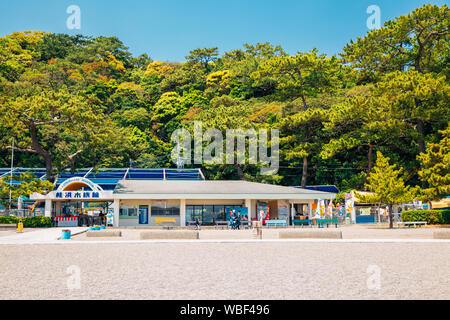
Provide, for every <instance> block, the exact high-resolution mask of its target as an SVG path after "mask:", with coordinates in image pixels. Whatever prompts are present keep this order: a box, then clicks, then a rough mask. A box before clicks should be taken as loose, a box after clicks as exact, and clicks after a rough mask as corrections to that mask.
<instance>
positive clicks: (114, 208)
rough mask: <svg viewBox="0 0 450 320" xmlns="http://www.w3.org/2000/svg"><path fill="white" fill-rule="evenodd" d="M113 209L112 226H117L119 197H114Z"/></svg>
mask: <svg viewBox="0 0 450 320" xmlns="http://www.w3.org/2000/svg"><path fill="white" fill-rule="evenodd" d="M113 210H114V221H113V226H114V227H118V226H119V217H120V200H119V199H114V203H113Z"/></svg>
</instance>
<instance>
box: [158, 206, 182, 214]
mask: <svg viewBox="0 0 450 320" xmlns="http://www.w3.org/2000/svg"><path fill="white" fill-rule="evenodd" d="M151 208H152V209H151V210H152V216H179V215H180V207H179V206H166V207H163V206H156V205H152V207H151Z"/></svg>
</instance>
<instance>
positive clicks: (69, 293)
mask: <svg viewBox="0 0 450 320" xmlns="http://www.w3.org/2000/svg"><path fill="white" fill-rule="evenodd" d="M0 259H1V261H2V263H1V264H0V299H255V300H258V299H450V283H449V279H450V244H449V243H313V242H311V243H296V242H292V243H286V242H279V243H278V242H261V243H204V242H203V243H202V242H199V243H134V244H130V243H123V244H120V243H119V244H117V243H114V244H113V243H103V244H102V243H96V244H91V243H86V244H67V245H66V244H57V245H56V244H34V245H25V244H22V245H1V246H0ZM374 266H375V269H376V270H379V275H380V277H379V279H380V282H379V283H380V287H379V289H376V288H375V289H374V288H369V286H368V280H369V279H370V277H371V276H372V273H371V272H372V271H370V270H373V268H374ZM68 268H69V269H68ZM371 268H372V269H371ZM74 269H75V270H79V271H80V272H79V275H80V278H79V279H80V282H79V283H80V287H79V289H73V288H72V289H70V288H69V286H68V281H70V278H71V277H72V275H71V274H70V273H68V271H70V270H74Z"/></svg>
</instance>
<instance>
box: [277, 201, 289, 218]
mask: <svg viewBox="0 0 450 320" xmlns="http://www.w3.org/2000/svg"><path fill="white" fill-rule="evenodd" d="M278 219H281V220H286V221H289V206H287V205H285V204H280V205H278Z"/></svg>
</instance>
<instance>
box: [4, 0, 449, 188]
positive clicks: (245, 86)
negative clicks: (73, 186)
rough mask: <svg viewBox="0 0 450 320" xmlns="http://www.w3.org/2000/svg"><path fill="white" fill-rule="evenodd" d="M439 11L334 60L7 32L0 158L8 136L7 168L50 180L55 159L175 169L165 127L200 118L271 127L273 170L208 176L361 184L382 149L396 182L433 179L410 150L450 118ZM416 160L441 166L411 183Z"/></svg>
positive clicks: (258, 47) (389, 28)
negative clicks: (276, 149) (150, 48)
mask: <svg viewBox="0 0 450 320" xmlns="http://www.w3.org/2000/svg"><path fill="white" fill-rule="evenodd" d="M449 21H450V13H449V10H448V7H447V6H446V5H444V6H441V7H438V6H434V5H425V6H423V7H421V8H418V9H416V10H415V11H413V12H411V13H410V14H407V15H404V16H401V17H398V18H396V19H394V20H392V21H388V22H386V23H385V25H384V26H383V27H382V28H380V29H378V30H374V31H371V32H368V33H367V34H366V36H365V37H362V38H358V39H356V40H355V41H351V42H350V43H349V44H348V45H347V46H345V48H343V52H342V54H341V55H340V56H332V57H329V56H326V55H324V54H321V53H319V52H318V50H317V49H313V50H311V51H309V52H298V53H296V54H294V55H289V54H287V53H286V52H285V51H284V50H283V48H281V47H280V46H274V45H272V44H269V43H258V44H254V45H250V44H245V45H244V47H243V48H242V49H236V50H231V51H228V52H225V53H223V54H222V55H220V53H219V49H218V48H198V49H194V50H192V51H191V52H190V53H189V54H188V55H187V56H186V62H161V61H153V60H152V59H151V58H150V57H149V56H147V55H141V56H139V57H133V56H132V55H131V54H130V53H129V52H128V51H127V50H128V49H127V47H126V46H125V45H124V44H123V43H122V42H121V41H120V40H119V39H117V38H115V37H96V38H88V37H84V36H81V35H78V36H70V35H65V34H51V33H47V32H40V31H33V32H31V31H26V32H16V33H13V34H10V35H7V36H5V37H3V38H0V123H1V127H0V166H1V167H5V166H8V161H9V152H10V145H11V138H12V137H14V138H15V140H16V155H17V157H18V160H17V161H16V165H19V166H22V167H42V166H44V167H46V168H47V172H48V177H49V180H52V178H53V177H54V175H55V174H57V173H58V171H60V170H62V169H65V168H80V167H91V166H94V167H99V166H103V167H127V166H129V165H130V164H131V165H132V166H133V167H174V166H175V165H174V164H173V163H172V162H171V160H170V153H171V150H172V148H173V144H172V143H171V141H170V137H171V134H172V132H173V131H174V130H175V129H177V128H180V127H184V128H186V129H188V130H192V128H193V121H196V120H198V121H202V122H203V130H206V129H208V128H217V129H218V130H220V131H221V132H223V133H224V132H225V130H226V129H228V128H254V129H259V128H267V129H272V128H273V129H279V130H280V143H281V145H280V157H281V158H280V170H279V172H278V174H277V175H275V176H261V175H260V174H259V168H258V165H254V164H248V163H246V164H232V165H231V164H228V165H211V164H204V165H203V166H202V169H203V171H204V173H205V175H206V177H207V178H208V179H248V180H254V181H263V182H269V183H280V184H284V185H306V184H308V185H317V184H335V185H337V186H338V187H339V188H341V189H342V190H349V189H351V188H356V189H361V188H365V187H364V186H365V183H366V179H367V174H368V173H369V172H371V170H372V168H373V166H374V163H375V161H376V153H377V151H380V152H382V153H383V154H384V155H385V156H387V157H389V158H390V159H391V162H393V163H395V164H397V165H399V166H400V167H402V168H403V169H404V171H403V179H404V182H405V184H406V185H411V186H414V185H419V184H421V183H423V187H426V183H429V184H430V186H431V185H433V181H436V177H435V174H436V172H448V163H445V162H443V161H446V160H448V158H445V157H444V156H442V157H441V158H439V159H441V160H439V159H438V158H433V159H432V160H427V159H426V158H424V157H419V158H418V156H419V154H420V153H425V152H426V150H427V146H428V145H430V146H431V145H432V144H438V143H439V141H440V140H442V132H440V130H445V129H446V128H447V127H448V123H449V119H450V108H449V105H448V101H449V97H448V95H449V92H450V90H449V88H450V87H449V78H448V76H449V75H448V72H449V71H448V70H449V68H448V67H449V43H450V41H449V31H448V29H449ZM428 150H429V152H431V151H432V150H431V149H428ZM430 150H431V151H430ZM433 150H434V149H433ZM447 152H448V151H447ZM436 161H437V162H439V161H441V162H440V163H441V164H438V163H436ZM421 162H424V166H425V167H424V170H425V168H430V166H431V165H432V166H435V167H436V166H437V167H438V168H439V170H440V171H439V170H437V171H436V170H434V169H433V172H431V173H430V174H432V175H434V177H433V178H429V174H428V173H427V171H423V174H421V176H420V177H422V182H421V180H420V177H419V170H420V169H421ZM431 162H433V163H431ZM192 166H200V165H193V164H192V165H186V167H192ZM430 179H431V180H430ZM439 190H442V189H439ZM431 194H434V195H435V196H437V195H438V193H433V192H432V193H431ZM439 196H442V193H439Z"/></svg>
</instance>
